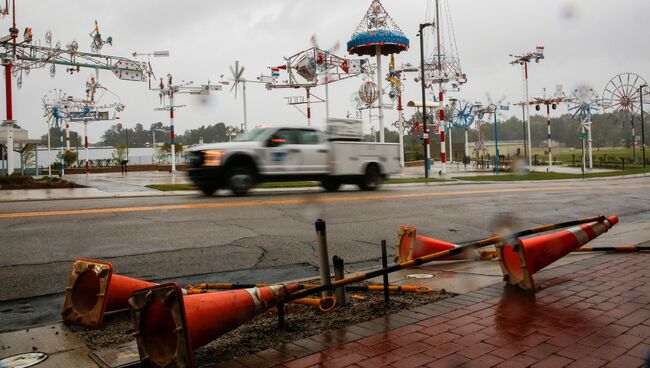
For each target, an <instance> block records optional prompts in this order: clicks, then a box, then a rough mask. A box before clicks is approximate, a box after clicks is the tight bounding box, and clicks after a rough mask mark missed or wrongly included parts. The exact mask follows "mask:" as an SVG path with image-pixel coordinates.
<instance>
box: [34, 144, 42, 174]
mask: <svg viewBox="0 0 650 368" xmlns="http://www.w3.org/2000/svg"><path fill="white" fill-rule="evenodd" d="M34 173H35V174H36V175H37V176H38V175H40V174H41V172H40V171H39V170H38V144H35V145H34Z"/></svg>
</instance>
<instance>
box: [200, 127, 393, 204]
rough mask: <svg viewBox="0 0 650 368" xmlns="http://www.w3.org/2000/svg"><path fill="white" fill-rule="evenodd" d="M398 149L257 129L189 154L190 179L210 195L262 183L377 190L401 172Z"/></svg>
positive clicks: (293, 130) (314, 133) (307, 131)
mask: <svg viewBox="0 0 650 368" xmlns="http://www.w3.org/2000/svg"><path fill="white" fill-rule="evenodd" d="M399 170H400V164H399V145H398V144H396V143H371V142H361V141H360V139H357V140H356V141H355V140H350V139H348V140H336V139H335V138H331V136H330V137H328V136H326V135H325V134H324V133H322V132H320V131H318V130H316V129H312V128H297V127H268V128H256V129H253V130H251V131H250V132H248V133H247V134H246V135H244V136H242V137H240V138H239V139H238V140H237V141H236V142H229V143H213V144H206V145H203V146H200V147H197V148H195V149H193V150H191V151H190V169H189V170H188V173H189V177H190V179H191V180H192V181H193V182H194V184H196V186H197V187H198V188H200V189H201V191H203V193H205V194H206V195H212V194H213V193H214V192H215V191H216V190H217V189H220V188H230V189H231V190H232V192H233V194H235V195H238V196H243V195H246V194H247V193H248V191H249V190H250V189H251V188H252V187H253V186H254V185H255V184H257V183H261V182H268V181H294V180H312V181H319V182H320V183H321V185H322V186H323V188H325V190H327V191H336V190H338V189H339V187H340V186H341V184H356V185H358V186H359V187H360V188H361V189H362V190H374V189H376V188H377V187H378V186H379V185H380V184H381V182H382V180H383V179H385V178H386V177H388V175H390V174H393V173H396V172H399Z"/></svg>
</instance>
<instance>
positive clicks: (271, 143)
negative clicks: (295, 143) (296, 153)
mask: <svg viewBox="0 0 650 368" xmlns="http://www.w3.org/2000/svg"><path fill="white" fill-rule="evenodd" d="M285 143H287V140H286V139H282V138H278V137H277V136H275V135H274V136H272V137H271V138H269V140H268V142H267V143H266V146H267V147H277V146H280V145H282V144H285Z"/></svg>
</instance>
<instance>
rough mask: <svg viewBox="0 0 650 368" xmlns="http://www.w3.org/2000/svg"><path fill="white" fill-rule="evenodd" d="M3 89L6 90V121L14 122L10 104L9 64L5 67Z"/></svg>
mask: <svg viewBox="0 0 650 368" xmlns="http://www.w3.org/2000/svg"><path fill="white" fill-rule="evenodd" d="M5 89H6V93H5V95H6V105H7V120H8V121H11V120H14V112H13V107H12V104H11V100H12V98H11V63H9V64H7V65H5Z"/></svg>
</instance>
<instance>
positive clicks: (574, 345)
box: [218, 254, 650, 368]
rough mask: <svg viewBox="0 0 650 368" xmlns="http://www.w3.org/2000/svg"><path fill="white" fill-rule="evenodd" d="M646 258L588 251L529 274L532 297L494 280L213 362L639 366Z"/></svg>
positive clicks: (646, 337) (645, 329) (649, 316)
mask: <svg viewBox="0 0 650 368" xmlns="http://www.w3.org/2000/svg"><path fill="white" fill-rule="evenodd" d="M649 264H650V254H626V255H620V254H613V255H601V256H596V257H593V258H590V259H586V260H583V261H579V262H576V263H572V264H569V265H566V266H561V267H557V268H554V269H551V270H547V271H542V272H540V273H539V274H537V275H535V276H536V279H537V281H538V284H539V285H540V286H541V287H542V290H541V291H539V292H538V293H537V296H536V298H534V297H531V296H528V295H526V294H525V293H522V292H520V291H519V290H516V289H512V288H504V285H503V284H502V283H500V284H496V285H492V286H489V287H487V288H483V289H480V290H477V291H475V292H472V293H468V294H464V295H460V296H457V297H454V298H450V299H446V300H443V301H440V302H437V303H433V304H429V305H425V306H421V307H417V308H414V309H412V310H408V311H402V312H400V313H397V314H393V315H390V316H386V317H382V318H378V319H375V320H372V321H368V322H365V323H361V324H359V325H356V326H351V327H347V328H342V329H339V330H336V331H331V332H328V333H324V334H321V335H317V336H313V337H310V338H306V339H302V340H298V341H294V342H293V343H289V344H280V345H278V346H277V347H276V348H275V349H268V350H265V351H262V352H259V353H257V354H253V355H249V356H246V357H241V358H237V359H235V360H231V361H229V362H225V363H222V364H220V365H218V367H249V368H252V367H271V366H274V365H276V367H278V368H286V367H288V368H298V367H312V366H313V367H321V366H322V367H371V368H377V367H384V366H388V367H396V368H397V367H399V368H403V367H420V366H425V367H457V366H463V367H482V368H488V367H528V366H533V367H553V368H555V367H566V366H569V367H601V366H608V367H641V366H643V364H644V362H645V359H646V357H648V354H649V353H650V267H649ZM278 364H279V365H278Z"/></svg>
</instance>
